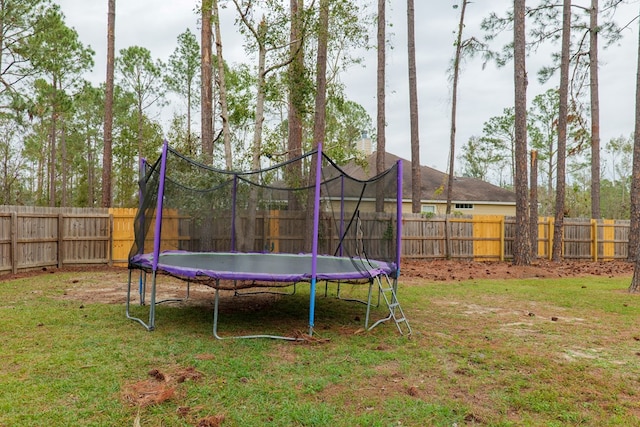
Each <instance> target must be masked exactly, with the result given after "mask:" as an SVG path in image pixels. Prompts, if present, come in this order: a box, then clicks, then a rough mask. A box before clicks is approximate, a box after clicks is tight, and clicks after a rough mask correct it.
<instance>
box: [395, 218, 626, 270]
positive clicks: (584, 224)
mask: <svg viewBox="0 0 640 427" xmlns="http://www.w3.org/2000/svg"><path fill="white" fill-rule="evenodd" d="M402 218H403V233H402V234H403V236H402V245H403V246H402V254H403V256H405V257H407V258H420V259H439V258H447V257H448V258H453V259H455V258H460V259H462V258H464V259H474V260H480V261H482V260H485V261H502V260H505V259H511V258H512V257H513V242H514V236H515V228H516V227H515V222H516V221H515V217H505V216H500V215H474V216H463V217H455V216H454V217H451V216H450V217H446V216H436V217H424V216H422V215H420V214H404V215H403V217H402ZM553 230H554V218H549V217H542V218H539V219H538V245H537V246H538V247H537V254H538V257H540V258H551V254H552V246H553ZM563 231H564V236H563V239H562V241H563V251H562V254H563V257H564V258H565V259H574V260H592V261H598V260H614V259H626V258H627V249H628V241H629V221H628V220H608V219H601V220H594V219H581V218H565V220H564V226H563Z"/></svg>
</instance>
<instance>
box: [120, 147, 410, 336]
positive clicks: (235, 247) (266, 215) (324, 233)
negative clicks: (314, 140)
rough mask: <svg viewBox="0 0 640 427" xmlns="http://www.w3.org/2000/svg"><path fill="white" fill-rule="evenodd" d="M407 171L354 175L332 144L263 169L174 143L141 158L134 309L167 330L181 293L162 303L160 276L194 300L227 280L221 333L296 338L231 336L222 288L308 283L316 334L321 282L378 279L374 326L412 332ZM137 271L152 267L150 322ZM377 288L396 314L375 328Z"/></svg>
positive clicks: (151, 325) (132, 258) (132, 264)
mask: <svg viewBox="0 0 640 427" xmlns="http://www.w3.org/2000/svg"><path fill="white" fill-rule="evenodd" d="M305 166H306V168H307V170H308V172H307V174H308V178H307V179H308V183H307V184H305V183H304V182H302V183H300V182H299V183H298V184H295V185H292V184H291V183H289V182H288V181H291V174H292V171H296V170H297V171H304V167H305ZM310 166H311V167H310ZM296 168H297V169H296ZM296 173H298V172H296ZM401 176H402V166H401V162H397V163H396V164H395V165H394V166H393V167H392V168H390V169H389V170H387V171H386V172H385V173H383V174H380V175H377V176H375V177H373V178H366V179H363V178H355V177H352V176H350V175H349V174H348V173H347V172H345V171H344V170H342V169H341V168H340V167H338V166H337V165H336V164H335V163H334V162H333V161H332V160H331V159H329V158H328V157H327V156H326V155H325V154H324V153H323V152H322V146H321V145H319V146H318V148H317V149H316V150H314V151H312V152H310V153H307V154H305V155H303V156H301V157H300V158H297V159H294V160H290V161H287V162H284V163H281V164H276V165H274V166H271V167H268V168H265V169H263V170H260V171H250V172H235V171H226V170H219V169H215V168H213V167H211V166H206V165H203V164H200V163H198V162H196V161H194V160H192V159H188V158H186V157H184V156H182V155H181V154H179V153H178V152H176V151H175V150H173V149H171V148H170V147H169V146H168V144H167V142H166V141H165V143H164V145H163V149H162V154H161V156H160V158H159V159H158V160H157V161H156V162H155V163H153V164H149V163H146V162H144V163H142V165H141V180H140V206H139V209H138V213H137V214H136V219H135V242H134V244H133V246H132V248H131V251H130V253H129V281H128V286H127V300H126V317H127V318H128V319H131V320H134V321H137V322H139V323H140V324H141V325H143V326H144V327H145V328H146V329H147V330H149V331H152V330H154V329H155V328H156V305H157V304H160V303H162V302H167V301H176V300H175V299H173V300H163V301H158V300H157V288H158V275H159V274H168V275H171V276H174V277H177V278H179V279H181V280H184V281H185V282H187V293H186V297H187V298H188V297H189V286H190V283H191V282H195V283H201V284H204V285H206V286H209V287H211V288H214V289H215V301H214V313H213V318H214V321H213V335H214V336H215V338H218V339H222V338H261V337H265V338H280V339H287V340H296V339H299V338H297V337H286V336H280V335H271V334H252V335H243V336H234V337H221V336H220V335H219V334H218V317H219V308H218V307H219V300H220V293H219V291H220V290H233V291H237V290H238V289H246V288H254V287H275V286H291V285H295V284H297V283H300V282H304V283H308V284H309V286H310V288H309V289H310V291H309V292H310V297H309V308H308V310H309V335H313V330H314V319H315V298H316V283H317V282H318V281H325V282H326V283H329V282H337V283H338V286H340V283H343V282H350V283H363V284H367V285H368V287H369V289H368V297H367V300H366V301H361V302H364V303H365V304H366V306H367V309H366V317H365V328H366V329H372V328H374V327H375V326H377V325H378V324H380V323H383V322H386V321H389V320H393V321H394V322H395V323H396V326H397V327H398V330H399V331H400V333H403V329H402V328H401V325H405V326H406V332H407V333H408V334H411V329H410V327H409V324H408V322H407V321H406V318H405V316H404V313H403V312H402V309H401V308H400V304H399V302H398V300H397V278H398V276H399V274H400V268H399V266H400V245H401V239H400V235H401V232H400V231H401V224H402V221H399V220H398V218H400V216H401V204H402V198H401V195H400V193H401V191H399V189H401V188H402V180H401ZM299 179H300V176H299V175H298V178H297V180H299ZM376 200H377V201H379V202H382V206H383V207H384V206H385V204H386V206H387V212H384V211H382V212H371V210H373V209H372V206H373V201H376ZM146 248H148V249H149V250H145V249H146ZM134 270H140V272H141V273H140V281H139V288H138V289H139V296H140V305H141V306H144V305H146V295H147V294H148V295H149V304H148V306H149V308H148V310H149V319H148V321H147V320H143V319H142V318H141V317H139V316H136V315H133V314H132V310H131V299H132V297H131V294H132V287H133V275H132V272H133V271H134ZM147 274H151V286H150V288H149V289H147V288H148V287H147ZM294 289H295V288H294ZM326 289H327V287H325V296H326V292H327V291H326ZM338 289H339V288H338ZM375 289H377V290H378V298H377V299H378V304H379V303H380V299H381V296H382V299H383V300H384V301H385V302H386V305H387V307H388V308H389V315H388V316H386V317H383V318H382V319H379V320H378V321H376V322H374V323H373V324H372V325H371V326H370V325H369V320H370V313H371V307H372V294H373V293H374V291H375ZM294 292H295V290H294ZM236 294H237V293H236ZM337 296H338V297H339V296H340V295H339V290H338V295H337Z"/></svg>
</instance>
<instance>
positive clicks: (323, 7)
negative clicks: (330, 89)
mask: <svg viewBox="0 0 640 427" xmlns="http://www.w3.org/2000/svg"><path fill="white" fill-rule="evenodd" d="M318 8H319V10H318V12H319V13H318V52H317V55H316V98H315V114H314V118H313V147H314V148H316V147H317V146H318V144H320V143H322V144H323V146H324V136H325V129H326V117H327V43H328V39H329V0H320V4H319V6H318ZM317 161H318V158H317V155H314V156H312V161H311V168H310V170H309V187H312V186H313V185H314V184H315V182H316V175H315V173H314V171H315V168H314V166H313V165H315V164H317ZM312 196H313V192H309V198H308V200H307V216H306V222H305V224H306V233H305V235H306V236H312V235H313V215H312V213H313V209H311V207H312V206H313V198H312ZM312 243H313V242H312V240H311V239H307V240H306V241H305V250H306V251H308V252H311V250H312Z"/></svg>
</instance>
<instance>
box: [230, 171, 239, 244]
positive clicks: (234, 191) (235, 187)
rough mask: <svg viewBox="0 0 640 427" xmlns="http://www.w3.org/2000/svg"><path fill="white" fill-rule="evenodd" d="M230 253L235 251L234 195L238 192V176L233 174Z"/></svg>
mask: <svg viewBox="0 0 640 427" xmlns="http://www.w3.org/2000/svg"><path fill="white" fill-rule="evenodd" d="M231 191H232V192H233V193H232V194H231V252H235V251H236V194H237V192H238V175H236V174H235V173H234V174H233V189H232V190H231Z"/></svg>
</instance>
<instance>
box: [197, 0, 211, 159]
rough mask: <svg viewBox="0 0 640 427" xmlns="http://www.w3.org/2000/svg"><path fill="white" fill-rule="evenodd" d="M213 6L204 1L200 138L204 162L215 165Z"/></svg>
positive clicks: (208, 1)
mask: <svg viewBox="0 0 640 427" xmlns="http://www.w3.org/2000/svg"><path fill="white" fill-rule="evenodd" d="M211 5H212V0H202V10H201V13H202V28H201V29H200V38H201V46H200V56H201V58H200V61H201V63H200V84H201V86H200V94H201V97H200V127H201V130H200V137H201V138H202V160H203V162H204V163H205V164H208V165H210V164H212V163H213V66H212V64H211V10H212V8H211Z"/></svg>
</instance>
